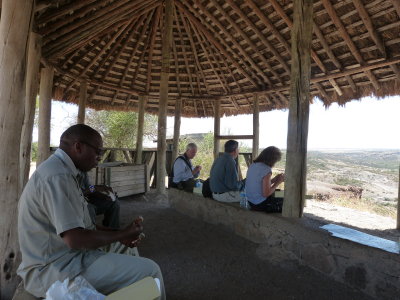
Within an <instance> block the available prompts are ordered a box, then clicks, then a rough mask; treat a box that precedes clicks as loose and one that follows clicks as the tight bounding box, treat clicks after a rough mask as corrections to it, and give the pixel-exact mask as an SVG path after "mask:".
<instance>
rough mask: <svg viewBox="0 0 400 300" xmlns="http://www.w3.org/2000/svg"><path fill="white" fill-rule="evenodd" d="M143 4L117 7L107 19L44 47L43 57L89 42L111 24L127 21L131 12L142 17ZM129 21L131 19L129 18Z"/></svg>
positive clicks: (136, 3)
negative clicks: (71, 45)
mask: <svg viewBox="0 0 400 300" xmlns="http://www.w3.org/2000/svg"><path fill="white" fill-rule="evenodd" d="M138 3H139V4H138ZM143 6H144V5H143V3H141V2H140V0H137V2H133V3H129V4H126V5H125V6H123V7H119V8H117V9H114V10H113V11H112V12H109V14H108V15H107V18H101V19H99V20H98V21H97V22H93V23H90V24H89V25H87V26H86V27H84V30H83V29H81V28H77V29H75V30H73V31H70V32H68V33H67V34H64V35H63V36H61V37H60V38H58V39H57V40H56V41H54V42H53V43H52V45H51V46H50V45H49V46H47V47H46V52H45V57H51V56H52V55H54V54H55V53H58V54H59V53H62V54H63V53H64V52H65V51H66V50H65V49H64V48H65V45H70V44H75V43H77V42H81V41H85V40H91V39H92V38H93V36H94V35H96V34H97V33H99V32H102V31H103V30H104V29H107V28H110V27H111V28H112V26H113V24H116V23H118V22H120V21H123V20H125V19H128V18H129V16H131V15H132V12H133V11H135V12H136V14H138V15H142V14H143V13H146V12H147V9H148V7H147V8H143ZM129 19H131V18H129Z"/></svg>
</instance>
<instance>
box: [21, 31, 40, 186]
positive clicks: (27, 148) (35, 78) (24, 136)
mask: <svg viewBox="0 0 400 300" xmlns="http://www.w3.org/2000/svg"><path fill="white" fill-rule="evenodd" d="M41 53H42V37H41V36H40V35H38V34H37V33H34V32H33V31H31V32H30V35H29V44H28V57H27V58H28V63H27V71H26V95H25V114H24V123H23V124H22V133H21V144H20V148H19V149H20V172H21V173H20V188H21V192H22V189H23V188H24V186H25V184H26V182H27V181H28V178H29V170H30V164H31V146H32V131H33V121H34V119H35V109H36V97H37V94H38V85H39V66H40V57H41Z"/></svg>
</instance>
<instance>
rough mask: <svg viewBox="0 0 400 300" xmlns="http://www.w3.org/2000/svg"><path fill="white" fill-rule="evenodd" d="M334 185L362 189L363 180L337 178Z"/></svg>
mask: <svg viewBox="0 0 400 300" xmlns="http://www.w3.org/2000/svg"><path fill="white" fill-rule="evenodd" d="M333 181H334V183H336V184H337V185H353V186H358V187H361V186H362V184H363V182H362V181H361V180H357V179H353V178H347V177H336V178H334V179H333Z"/></svg>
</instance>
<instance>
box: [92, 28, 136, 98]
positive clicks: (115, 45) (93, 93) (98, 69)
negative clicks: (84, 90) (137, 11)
mask: <svg viewBox="0 0 400 300" xmlns="http://www.w3.org/2000/svg"><path fill="white" fill-rule="evenodd" d="M128 25H129V23H128V24H126V25H125V26H124V27H122V28H121V29H120V30H119V31H118V33H117V37H116V42H115V44H114V45H113V46H112V48H111V49H110V51H109V52H108V53H107V54H106V56H105V57H104V58H103V59H102V60H101V61H100V63H99V65H98V66H97V68H96V70H95V71H94V72H93V75H92V77H93V78H96V75H97V73H98V72H99V71H100V70H101V68H102V67H103V66H104V64H105V63H106V62H107V61H108V59H109V58H110V56H111V55H112V54H114V52H115V50H116V49H117V48H118V46H119V45H120V42H122V40H123V37H124V36H126V35H128V32H125V29H126V27H128ZM122 33H125V34H122ZM119 39H120V41H119ZM102 80H103V78H102ZM98 89H99V88H98V86H97V87H96V88H94V91H93V92H92V93H91V94H90V96H89V97H88V102H90V101H91V99H92V98H93V97H94V95H96V93H97V91H98Z"/></svg>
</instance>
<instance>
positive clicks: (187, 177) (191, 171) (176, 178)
mask: <svg viewBox="0 0 400 300" xmlns="http://www.w3.org/2000/svg"><path fill="white" fill-rule="evenodd" d="M196 153H197V145H196V144H195V143H189V144H188V145H187V146H186V151H185V153H183V155H179V156H178V157H177V158H176V160H175V162H174V167H173V170H172V175H173V179H172V184H171V187H176V188H178V189H180V190H185V191H187V192H193V188H194V186H195V184H196V181H195V178H197V177H199V175H200V171H201V166H196V167H193V165H192V161H191V160H192V159H193V158H194V157H195V156H196Z"/></svg>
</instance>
